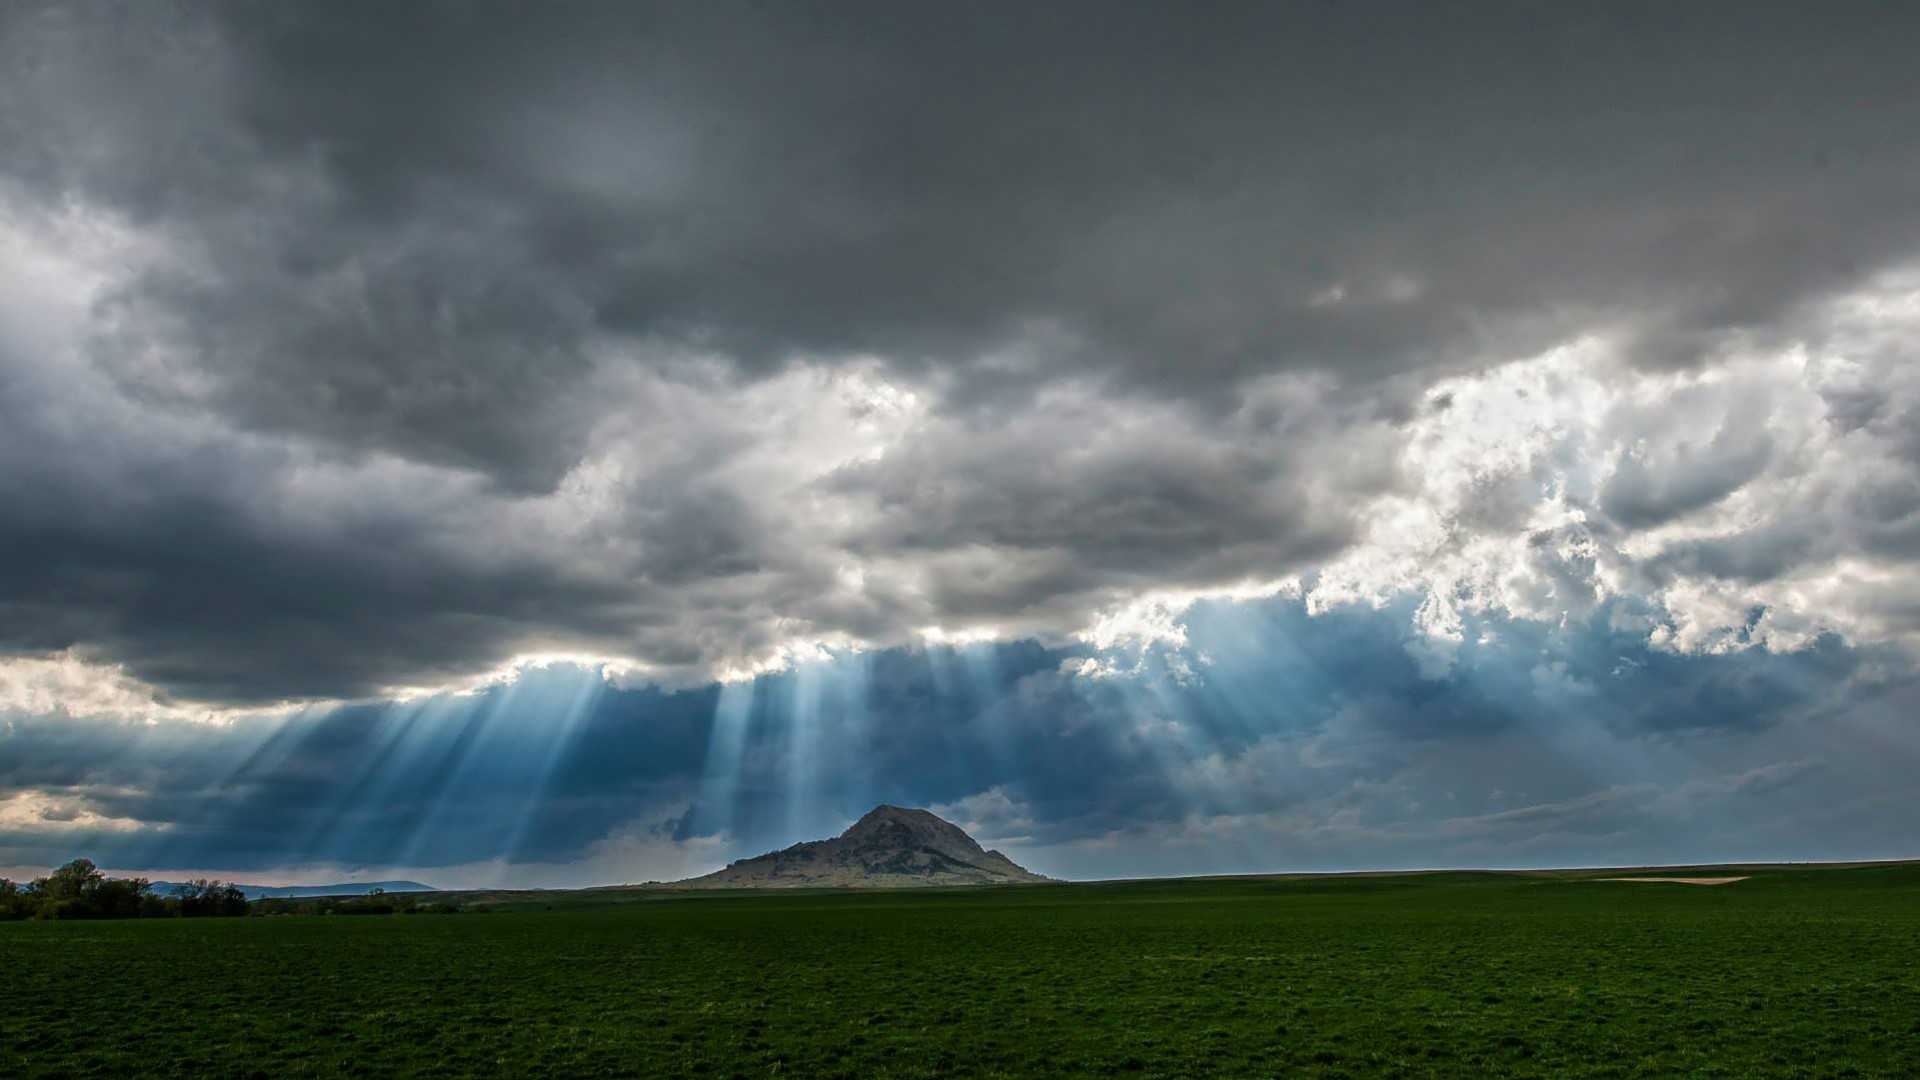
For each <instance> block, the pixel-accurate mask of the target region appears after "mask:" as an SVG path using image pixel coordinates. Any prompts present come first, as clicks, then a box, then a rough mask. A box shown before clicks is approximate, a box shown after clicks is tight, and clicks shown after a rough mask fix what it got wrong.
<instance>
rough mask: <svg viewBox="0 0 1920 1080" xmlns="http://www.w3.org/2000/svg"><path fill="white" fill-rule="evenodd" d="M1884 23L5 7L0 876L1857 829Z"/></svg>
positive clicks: (1074, 866)
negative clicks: (946, 842) (913, 813)
mask: <svg viewBox="0 0 1920 1080" xmlns="http://www.w3.org/2000/svg"><path fill="white" fill-rule="evenodd" d="M1916 52H1920V17H1917V15H1916V12H1915V11H1913V10H1912V9H1911V8H1910V7H1908V6H1906V5H1896V4H1865V3H1837V4H1827V5H1817V6H1816V5H1770V4H1754V3H1744V4H1728V5H1722V4H1714V3H1700V4H1689V5H1681V6H1675V5H1661V4H1649V5H1641V4H1633V3H1625V4H1612V5H1604V6H1602V7H1598V8H1592V9H1585V8H1582V9H1579V10H1576V9H1574V8H1572V7H1569V6H1567V5H1538V4H1513V5H1507V4H1499V3H1490V4H1479V5H1472V6H1470V7H1466V8H1458V7H1453V6H1446V7H1441V6H1436V5H1415V4H1390V3H1378V4H1371V3H1339V4H1333V3H1299V4H1288V3H1281V4H1256V5H1231V4H1230V5H1219V6H1210V7H1209V8H1208V9H1207V10H1206V11H1205V12H1204V14H1202V13H1197V12H1195V11H1192V10H1188V9H1183V8H1180V7H1179V6H1177V5H1134V4H1113V3H1100V4H1074V3H1062V4H1049V5H1041V6H1039V7H1038V8H1036V7H1035V6H1033V5H1010V4H983V5H931V4H919V3H905V4H903V3H897V2H896V3H884V4H881V3H876V4H865V3H843V4H834V5H825V6H810V5H744V4H732V3H726V2H720V3H711V4H700V5H685V4H677V5H674V4H670V5H650V4H642V3H617V4H594V3H579V4H565V5H542V6H528V5H520V4H491V3H460V4H454V3H429V4H418V5H405V6H401V7H395V6H393V5H386V4H361V3H351V2H341V3H326V4H300V3H277V4H237V3H236V4H225V3H207V4H176V3H170V2H162V3H152V4H131V5H130V4H118V3H106V2H101V3H81V2H73V3H65V2H57V3H46V2H36V0H23V2H20V3H12V4H7V5H5V6H4V8H0V147H4V148H5V151H4V153H0V874H6V875H8V876H13V877H30V876H34V875H37V874H39V873H44V871H45V868H46V867H48V866H51V865H55V864H57V863H60V862H64V861H65V860H67V859H69V858H73V857H76V856H87V857H90V858H93V859H94V860H95V861H96V862H98V863H100V864H101V865H103V866H106V867H109V868H111V869H114V870H116V871H122V872H128V873H140V874H144V875H147V876H153V877H165V876H172V875H178V874H186V873H192V874H207V875H212V876H220V877H228V878H238V879H241V880H247V881H257V882H269V883H278V882H319V881H328V880H338V879H341V878H345V877H374V876H378V877H394V876H406V877H412V878H415V879H418V880H422V881H426V882H428V883H431V884H435V885H441V886H493V885H519V886H569V885H586V884H602V883H614V882H637V881H645V880H654V879H670V878H676V877H680V876H685V875H689V874H693V873H699V872H704V871H706V870H710V869H713V868H715V867H718V866H720V865H722V864H724V863H725V862H726V861H728V860H730V859H733V858H738V857H742V856H747V855H753V854H757V853H759V852H761V851H765V850H768V849H770V848H774V847H779V846H784V845H786V844H788V843H792V842H795V841H798V840H802V839H811V838H815V837H818V836H822V835H828V834H830V833H833V832H837V831H838V830H839V829H841V828H844V827H845V826H846V825H847V824H848V823H850V822H851V821H852V820H854V819H855V818H857V817H858V816H859V815H860V814H861V813H863V812H864V811H865V810H866V809H868V808H870V807H871V806H872V805H874V804H875V803H878V802H893V803H899V804H904V805H914V806H926V807H929V808H931V809H933V810H934V811H935V812H937V813H940V814H942V815H943V816H946V817H948V818H950V819H951V820H954V821H955V822H957V823H959V824H961V825H962V826H963V827H965V828H967V829H968V830H969V831H970V832H972V833H973V834H974V835H975V836H976V837H977V838H978V839H980V840H981V841H982V842H983V843H985V844H986V845H987V846H989V847H997V848H1000V849H1002V850H1004V851H1006V852H1007V853H1008V854H1009V855H1010V856H1012V857H1013V858H1015V859H1016V860H1017V861H1020V862H1022V863H1023V864H1024V865H1027V866H1029V867H1030V868H1032V869H1035V870H1038V871H1040V872H1042V873H1047V874H1052V875H1055V876H1061V877H1075V878H1101V877H1126V876H1145V875H1166V874H1196V873H1239V872H1260V871H1281V870H1343V869H1365V868H1408V867H1432V866H1567V865H1636V864H1651V863H1679V862H1706V861H1734V860H1762V859H1794V860H1811V859H1863V858H1896V857H1916V856H1920V849H1916V848H1915V847H1914V841H1913V839H1912V829H1911V828H1910V823H1911V821H1913V820H1915V819H1916V818H1917V817H1920V787H1916V786H1915V785H1914V784H1913V783H1912V781H1911V777H1912V776H1913V775H1914V773H1915V771H1916V769H1917V768H1920V722H1917V721H1916V720H1915V718H1916V717H1920V682H1917V681H1916V675H1917V674H1920V653H1917V652H1916V650H1920V575H1916V573H1915V571H1916V569H1920V367H1916V365H1915V364H1914V362H1913V361H1914V359H1915V358H1916V349H1920V344H1916V343H1920V194H1917V193H1920V141H1916V140H1914V139H1913V138H1911V137H1910V133H1911V132H1913V131H1916V130H1920V66H1916V65H1914V64H1913V63H1912V62H1911V60H1912V57H1913V56H1914V55H1915V54H1916Z"/></svg>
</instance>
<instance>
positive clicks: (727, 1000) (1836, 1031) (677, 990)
mask: <svg viewBox="0 0 1920 1080" xmlns="http://www.w3.org/2000/svg"><path fill="white" fill-rule="evenodd" d="M1754 873H1755V874H1756V876H1755V877H1754V878H1752V879H1751V880H1748V881H1744V882H1740V883H1738V884H1734V885H1727V886H1717V887H1699V886H1689V885H1656V884H1625V883H1609V882H1599V881H1589V880H1579V879H1577V878H1576V877H1574V876H1567V875H1563V876H1546V875H1542V876H1523V875H1496V874H1430V875H1418V876H1398V877H1378V878H1322V879H1305V880H1248V879H1240V880H1224V881H1222V880H1215V881H1199V880H1196V881H1173V882H1151V883H1126V884H1099V885H1061V886H1043V887H1026V888H1006V889H999V890H977V891H943V892H919V893H914V892H889V893H866V894H850V893H815V894H807V895H797V894H750V895H740V894H735V895H727V896H710V895H708V896H688V895H684V894H680V895H673V894H657V893H656V894H619V893H602V894H572V895H570V896H564V897H559V898H555V899H553V900H552V901H548V900H539V901H536V902H535V903H533V904H532V905H531V906H533V907H535V908H539V907H542V906H544V905H545V904H546V903H549V902H551V903H553V908H552V910H494V911H491V912H489V913H485V914H466V915H457V916H408V917H402V916H374V917H359V918H350V917H342V916H286V917H265V918H251V919H207V920H181V919H156V920H143V921H128V922H95V923H11V924H0V962H3V963H0V969H3V970H4V978H5V982H6V988H5V996H4V1001H5V1004H4V1006H0V1076H10V1077H72V1076H129V1075H143V1076H196V1077H207V1076H259V1077H282V1076H311V1075H320V1076H335V1075H340V1076H387V1075H403V1076H411V1075H501V1076H536V1075H556V1076H700V1077H729V1076H753V1077H759V1076H789V1075H799V1076H846V1077H874V1076H911V1077H935V1076H1022V1077H1025V1076H1052V1075H1139V1076H1199V1075H1224V1076H1265V1075H1281V1074H1286V1075H1308V1076H1313V1075H1324V1076H1339V1075H1390V1076H1460V1075H1478V1074H1486V1075H1518V1076H1531V1075H1578V1076H1671V1075H1701V1076H1745V1075H1754V1074H1775V1075H1805V1076H1915V1075H1920V867H1917V866H1913V865H1894V866H1878V867H1863V868H1852V869H1799V868H1789V869H1771V870H1759V871H1755V872H1754ZM616 901H617V902H616ZM596 902H597V904H596ZM508 906H509V907H511V906H513V905H508Z"/></svg>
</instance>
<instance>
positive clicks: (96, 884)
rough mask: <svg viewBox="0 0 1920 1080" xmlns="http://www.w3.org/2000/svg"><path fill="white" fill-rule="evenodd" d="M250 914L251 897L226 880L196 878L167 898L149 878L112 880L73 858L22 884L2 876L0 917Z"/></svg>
mask: <svg viewBox="0 0 1920 1080" xmlns="http://www.w3.org/2000/svg"><path fill="white" fill-rule="evenodd" d="M245 914H247V894H246V893H244V892H241V891H240V890H239V889H238V888H237V887H235V886H233V885H230V884H228V883H226V882H224V881H212V880H209V879H206V878H196V879H194V880H193V881H189V882H187V883H186V884H185V885H179V886H175V887H174V888H172V889H170V890H168V893H167V894H166V895H162V894H160V893H157V892H154V891H153V883H152V882H151V881H148V880H147V879H146V878H139V877H134V878H115V877H108V876H107V875H106V874H105V873H104V872H102V871H101V869H100V868H99V867H97V866H95V865H93V862H92V860H90V859H75V860H73V861H72V862H70V863H68V864H67V865H65V866H62V867H61V868H59V869H58V870H55V871H53V872H52V873H49V874H48V875H47V876H46V877H43V878H34V879H33V880H32V881H29V882H27V883H26V884H24V885H21V884H17V883H15V882H13V881H9V880H8V879H6V878H0V919H166V918H182V917H184V918H203V917H209V916H222V915H226V916H232V915H245Z"/></svg>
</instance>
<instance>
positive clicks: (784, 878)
mask: <svg viewBox="0 0 1920 1080" xmlns="http://www.w3.org/2000/svg"><path fill="white" fill-rule="evenodd" d="M1052 880H1053V879H1052V878H1047V877H1042V876H1041V875H1039V874H1036V873H1033V872H1032V871H1030V870H1027V869H1024V868H1022V867H1020V866H1018V865H1016V864H1015V863H1014V861H1013V860H1012V859H1009V858H1007V857H1006V856H1005V855H1002V854H1000V853H999V852H997V851H986V850H984V849H982V848H981V847H980V845H979V844H976V843H974V840H973V837H971V836H968V835H967V834H966V831H965V830H963V829H961V828H960V827H959V826H958V825H955V824H953V823H952V822H950V821H943V820H941V819H940V818H939V817H936V816H935V815H933V814H932V813H929V812H928V811H925V810H909V809H906V808H904V807H899V806H876V807H874V808H873V809H872V810H870V811H868V812H867V816H865V817H863V818H861V819H860V820H859V821H856V822H854V823H853V826H852V827H851V828H849V829H848V830H847V831H846V832H843V833H841V834H840V835H839V836H836V837H834V838H833V839H831V840H809V841H807V842H806V843H803V844H795V845H793V846H792V847H790V848H786V849H784V850H781V851H770V852H768V853H767V854H765V855H761V856H758V857H757V858H752V859H742V860H740V861H739V862H736V863H732V864H730V865H729V866H728V867H727V868H726V869H725V870H718V871H715V872H714V873H711V874H708V875H706V876H705V877H697V878H688V879H686V880H685V881H676V882H674V883H673V884H672V885H671V886H669V887H670V888H676V889H797V888H830V889H847V888H874V889H897V888H902V887H908V886H916V885H1033V884H1041V883H1044V882H1049V881H1052Z"/></svg>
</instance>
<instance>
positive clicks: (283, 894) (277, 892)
mask: <svg viewBox="0 0 1920 1080" xmlns="http://www.w3.org/2000/svg"><path fill="white" fill-rule="evenodd" d="M185 887H186V883H185V882H181V881H156V882H154V883H153V891H154V892H156V893H159V894H160V895H162V896H165V895H166V894H167V893H170V892H172V891H173V890H175V889H180V888H185ZM234 887H235V888H237V889H239V890H240V891H241V892H243V893H246V894H247V899H249V900H265V899H286V898H294V897H305V896H365V895H367V894H368V893H370V892H372V891H373V890H375V889H379V890H381V891H383V892H393V893H398V892H438V891H439V890H438V889H435V888H434V887H433V886H431V885H422V884H420V883H419V882H417V881H348V882H342V883H340V884H337V885H246V884H241V883H237V882H236V883H235V885H234Z"/></svg>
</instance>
